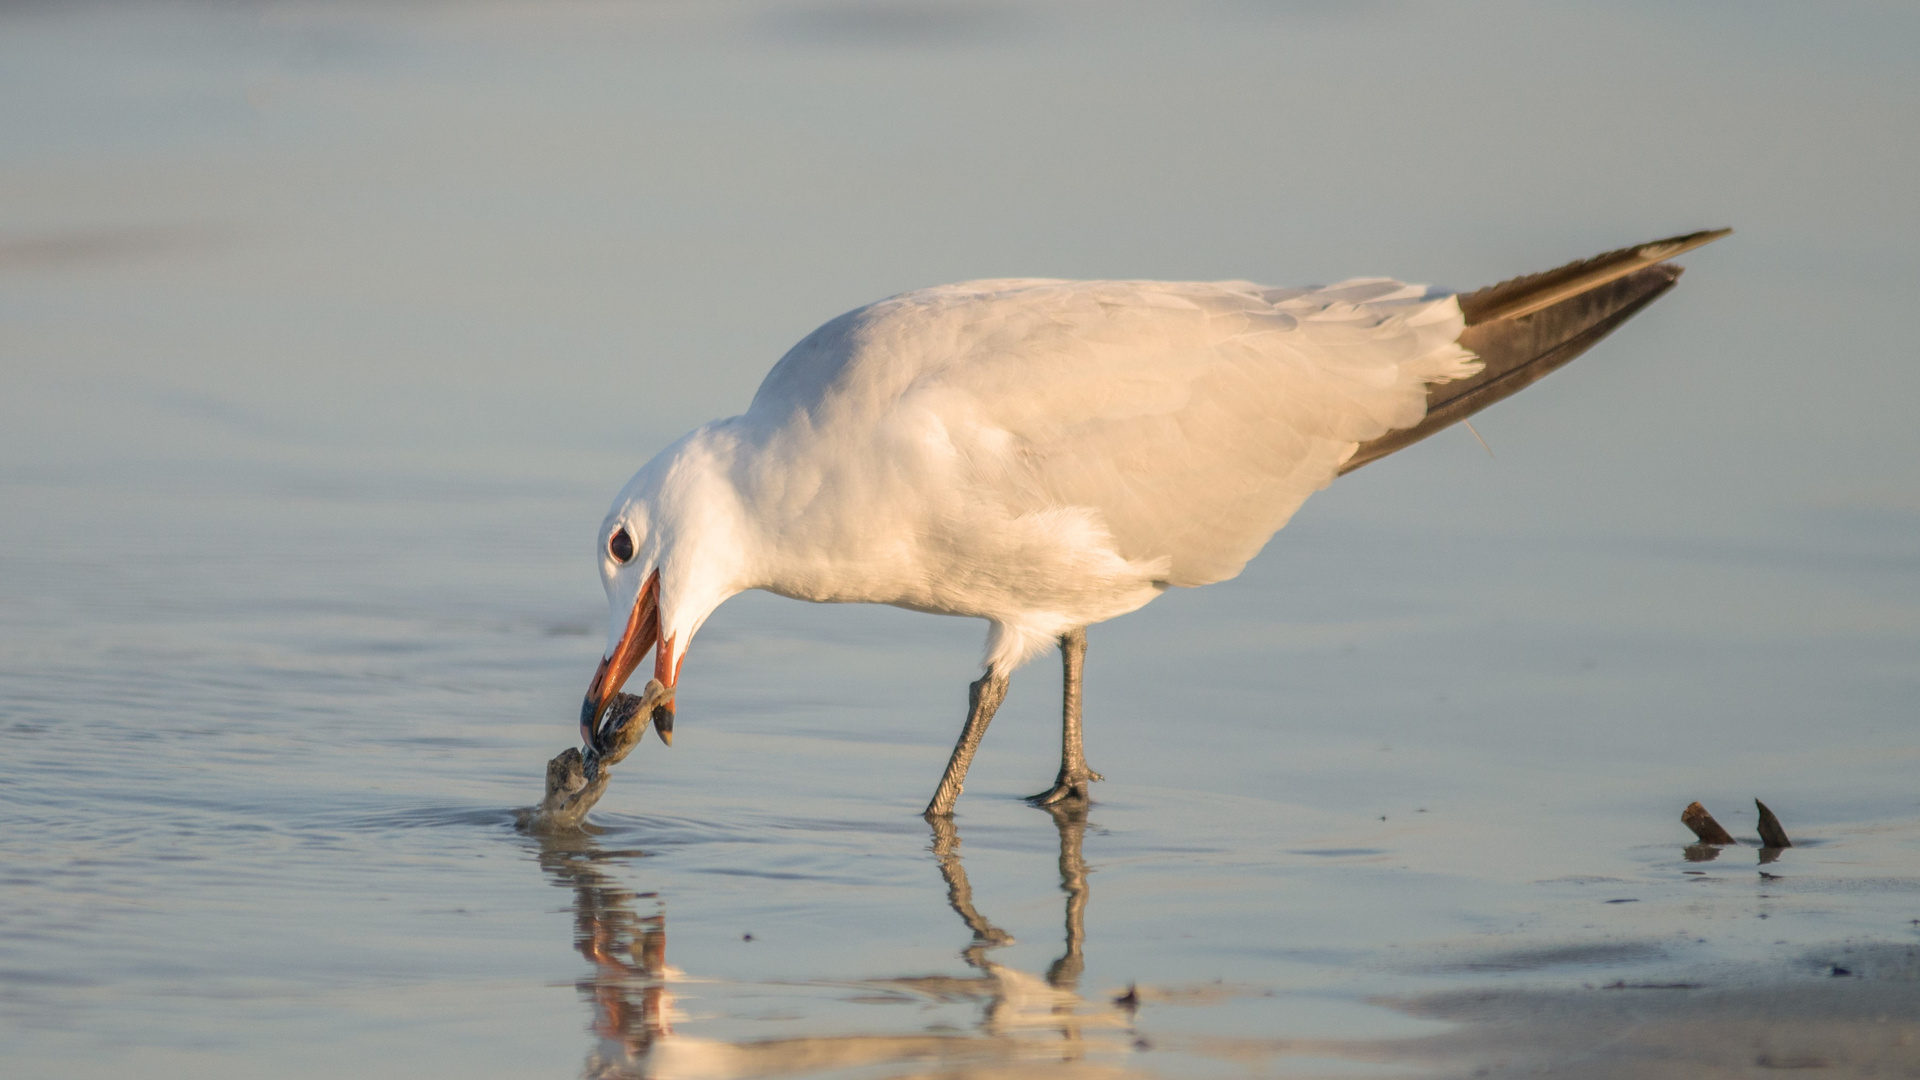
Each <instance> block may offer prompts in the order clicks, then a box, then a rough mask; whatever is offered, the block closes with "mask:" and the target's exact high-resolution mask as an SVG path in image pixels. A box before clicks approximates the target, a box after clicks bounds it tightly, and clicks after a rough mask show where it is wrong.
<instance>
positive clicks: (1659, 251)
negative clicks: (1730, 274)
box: [1340, 229, 1733, 474]
mask: <svg viewBox="0 0 1920 1080" xmlns="http://www.w3.org/2000/svg"><path fill="white" fill-rule="evenodd" d="M1732 231H1733V230H1732V229H1714V230H1711V231H1709V232H1697V233H1688V234H1687V235H1685V236H1675V237H1672V238H1669V239H1666V240H1655V241H1654V242H1652V243H1650V244H1637V245H1635V246H1633V247H1630V248H1622V249H1620V250H1619V251H1609V252H1607V253H1606V254H1605V255H1596V256H1594V257H1593V258H1591V259H1586V260H1583V261H1581V262H1575V263H1568V264H1567V265H1566V266H1563V267H1560V268H1559V269H1558V270H1548V271H1546V272H1545V273H1541V274H1532V275H1529V276H1527V277H1518V278H1514V279H1512V280H1511V281H1503V282H1501V283H1500V284H1498V285H1489V286H1488V287H1486V288H1484V289H1481V290H1480V291H1478V292H1472V293H1466V294H1463V295H1462V296H1461V297H1460V311H1461V314H1463V315H1465V316H1466V319H1467V328H1466V330H1465V331H1464V332H1463V333H1461V335H1460V344H1461V346H1462V347H1463V348H1466V349H1470V350H1472V351H1473V352H1474V353H1475V354H1477V355H1478V356H1479V357H1480V359H1481V360H1482V361H1484V363H1485V365H1486V366H1485V367H1484V368H1483V369H1482V370H1481V371H1480V373H1479V374H1478V375H1475V376H1473V377H1472V378H1467V379H1461V380H1458V381H1457V382H1445V383H1436V384H1434V385H1433V386H1432V387H1430V388H1429V389H1428V391H1427V415H1426V419H1424V420H1422V421H1420V423H1418V424H1415V425H1414V426H1413V427H1410V428H1402V429H1401V430H1399V431H1390V432H1388V433H1387V434H1385V435H1382V436H1381V437H1380V438H1378V439H1374V440H1373V441H1372V442H1365V443H1361V444H1360V448H1359V449H1358V450H1356V451H1354V454H1353V456H1352V457H1351V458H1348V459H1347V463H1346V464H1345V465H1343V466H1341V468H1340V472H1341V473H1342V474H1345V473H1350V472H1352V471H1353V470H1355V469H1357V468H1359V467H1360V466H1362V465H1365V464H1366V463H1367V462H1369V461H1374V460H1376V459H1379V458H1383V457H1386V456H1387V455H1388V454H1391V453H1393V452H1394V451H1395V450H1398V449H1400V448H1402V447H1405V446H1410V445H1412V444H1413V443H1416V442H1419V441H1420V440H1421V439H1424V438H1426V437H1427V436H1429V435H1431V434H1433V433H1434V432H1436V431H1439V430H1440V429H1441V428H1444V427H1449V426H1451V425H1453V424H1455V423H1458V422H1459V421H1461V420H1465V419H1466V418H1467V417H1469V416H1472V415H1473V414H1474V413H1477V412H1479V411H1480V410H1481V409H1484V408H1486V407H1487V406H1489V405H1491V404H1493V403H1494V402H1496V401H1499V400H1500V399H1502V398H1504V397H1507V396H1509V395H1511V394H1517V393H1519V392H1520V391H1521V390H1524V389H1526V388H1527V387H1528V386H1530V385H1532V384H1533V383H1534V381H1535V380H1537V379H1539V378H1540V377H1541V376H1543V375H1545V374H1547V373H1548V372H1550V371H1552V370H1554V369H1555V368H1558V367H1560V366H1562V365H1564V364H1566V363H1567V362H1568V361H1570V360H1572V359H1573V358H1574V357H1576V356H1579V355H1580V354H1581V353H1583V352H1586V351H1587V350H1588V349H1589V348H1592V347H1593V345H1594V343H1595V342H1597V341H1599V340H1600V339H1601V338H1603V337H1606V336H1607V335H1608V334H1610V333H1612V332H1613V329H1614V327H1617V326H1619V325H1620V324H1621V323H1623V322H1626V321H1627V320H1628V319H1630V318H1632V317H1633V316H1634V314H1635V313H1637V312H1638V311H1639V310H1640V309H1641V308H1643V307H1646V306H1647V305H1648V304H1651V303H1653V302H1654V301H1655V300H1657V299H1659V297H1660V294H1661V293H1664V292H1666V291H1667V290H1668V289H1671V288H1673V284H1674V282H1676V281H1678V280H1680V267H1678V266H1675V265H1673V264H1672V263H1669V262H1666V261H1664V260H1667V259H1671V258H1673V257H1674V256H1675V255H1678V254H1680V253H1681V252H1684V251H1691V250H1693V249H1694V248H1697V247H1699V246H1700V245H1702V244H1709V243H1712V242H1713V241H1715V240H1718V239H1720V238H1721V237H1723V236H1725V235H1727V234H1728V233H1730V232H1732Z"/></svg>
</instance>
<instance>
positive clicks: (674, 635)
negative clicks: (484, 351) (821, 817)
mask: <svg viewBox="0 0 1920 1080" xmlns="http://www.w3.org/2000/svg"><path fill="white" fill-rule="evenodd" d="M700 434H702V433H701V432H696V433H695V436H699V435H700ZM695 436H689V437H688V439H684V440H682V441H681V442H680V443H678V444H676V445H675V446H674V447H673V448H671V449H669V450H668V451H666V452H665V453H663V454H661V455H660V457H658V458H655V459H654V460H653V461H652V462H650V463H648V465H647V467H646V468H644V469H642V470H640V473H639V474H638V475H636V476H635V477H634V478H633V480H632V481H631V482H630V483H628V485H627V487H626V489H625V490H623V491H622V492H621V493H620V497H619V498H617V499H615V500H614V504H613V509H612V510H611V511H610V512H609V513H608V514H607V517H606V520H605V521H604V522H602V523H601V525H600V532H599V564H600V582H601V584H602V585H603V586H604V587H605V588H606V592H607V608H608V620H607V651H606V653H605V654H604V655H603V656H602V658H601V660H600V667H599V669H598V670H597V671H595V672H594V674H593V681H592V682H591V683H589V684H588V686H587V697H586V700H585V701H584V702H582V703H581V706H580V736H581V739H582V740H583V741H584V742H585V743H586V745H587V747H588V748H589V749H593V750H599V749H601V747H600V746H599V745H598V741H599V739H600V736H601V734H602V733H601V732H600V731H599V730H598V729H599V726H600V719H601V717H602V716H603V715H605V713H606V711H607V707H608V706H609V705H611V704H612V703H613V699H614V695H615V694H617V693H619V692H620V688H621V687H622V686H624V685H626V682H627V678H628V676H630V675H632V674H633V672H634V669H635V668H637V667H639V666H640V664H641V662H642V661H644V660H645V659H646V657H647V653H648V652H652V653H653V677H654V678H655V679H658V680H659V681H660V684H661V685H662V686H663V687H665V689H666V693H667V696H666V699H665V700H664V701H663V702H661V703H660V704H658V705H656V706H655V707H654V709H653V715H652V718H651V719H652V722H653V726H654V730H655V731H657V732H658V733H659V735H660V738H661V740H662V741H664V742H666V743H667V744H668V745H672V744H673V715H674V691H675V688H676V686H677V685H678V683H679V681H680V666H681V663H682V662H683V661H684V660H685V659H686V651H687V646H688V644H689V643H691V642H692V640H693V635H694V634H695V633H696V632H697V631H698V630H699V629H700V625H701V624H702V623H704V622H706V619H707V616H708V615H710V614H712V613H713V609H714V608H716V607H719V606H720V603H721V601H723V600H725V599H726V598H727V597H729V596H732V595H733V594H734V593H737V592H739V591H740V586H739V585H737V584H735V579H736V577H737V572H738V568H739V566H740V564H741V562H742V560H741V558H740V552H739V545H738V544H737V542H736V540H735V537H736V536H737V533H738V530H737V529H736V528H735V527H734V523H735V521H736V520H737V514H738V511H737V506H738V503H737V500H735V499H732V498H729V497H728V495H729V491H728V490H727V489H726V488H725V485H724V484H722V483H721V482H720V478H721V476H722V475H723V473H722V472H720V471H719V470H716V469H715V468H714V467H713V466H714V463H713V461H712V460H711V454H710V453H708V452H706V451H707V450H708V448H707V447H706V446H705V445H704V444H703V442H702V441H701V440H699V439H697V438H696V437H695Z"/></svg>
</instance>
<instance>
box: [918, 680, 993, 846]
mask: <svg viewBox="0 0 1920 1080" xmlns="http://www.w3.org/2000/svg"><path fill="white" fill-rule="evenodd" d="M1006 698H1007V677H1006V676H1005V675H1002V674H1001V673H1000V672H998V671H995V670H994V669H993V668H988V669H987V673H986V674H985V675H982V676H980V678H979V679H978V680H977V681H976V682H974V683H973V684H972V685H971V686H969V687H967V726H966V727H963V728H961V729H960V741H959V742H957V743H954V744H953V756H952V757H950V758H948V759H947V774H946V775H945V776H942V777H941V778H940V787H939V788H938V789H937V790H936V791H934V793H933V801H932V802H930V803H928V804H927V815H926V816H927V817H929V818H935V817H945V816H947V815H948V814H951V813H953V803H954V800H956V799H958V798H959V797H960V788H961V785H962V784H964V783H965V782H966V779H967V766H969V765H972V764H973V752H974V751H975V750H978V749H980V740H981V739H982V738H983V737H985V735H986V734H987V725H988V724H989V723H991V722H992V721H993V713H994V710H996V709H998V708H999V707H1000V703H1001V702H1002V701H1005V700H1006Z"/></svg>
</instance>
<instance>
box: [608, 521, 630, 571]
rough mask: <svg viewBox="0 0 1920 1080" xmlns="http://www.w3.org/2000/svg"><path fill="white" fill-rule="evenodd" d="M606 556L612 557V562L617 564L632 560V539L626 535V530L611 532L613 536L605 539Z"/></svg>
mask: <svg viewBox="0 0 1920 1080" xmlns="http://www.w3.org/2000/svg"><path fill="white" fill-rule="evenodd" d="M607 554H609V555H611V556H613V561H614V562H619V563H623V562H627V561H629V560H631V559H632V558H633V537H632V536H631V535H629V534H628V533H627V530H625V529H615V530H613V535H612V536H610V537H608V538H607Z"/></svg>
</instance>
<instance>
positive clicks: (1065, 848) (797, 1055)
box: [540, 804, 1133, 1080]
mask: <svg viewBox="0 0 1920 1080" xmlns="http://www.w3.org/2000/svg"><path fill="white" fill-rule="evenodd" d="M1048 810H1049V812H1050V813H1051V814H1052V815H1053V819H1054V824H1055V826H1056V828H1057V829H1058V831H1059V835H1060V860H1059V869H1060V889H1061V890H1062V891H1063V892H1065V893H1066V897H1067V902H1066V948H1065V950H1064V951H1063V952H1062V953H1061V955H1060V957H1059V959H1057V960H1055V961H1054V962H1053V964H1052V965H1051V966H1050V967H1049V968H1048V969H1047V973H1046V975H1045V976H1039V975H1034V974H1030V973H1027V972H1024V971H1020V970H1018V969H1016V968H1012V967H1008V966H1006V965H1003V964H997V963H995V962H993V960H992V959H990V958H989V955H988V954H989V952H990V951H991V950H993V949H995V948H998V947H999V946H1002V945H1010V944H1012V943H1013V937H1012V935H1010V934H1008V933H1006V932H1005V931H1004V930H1001V929H1000V928H998V927H996V926H994V925H993V923H991V922H989V921H988V920H987V919H986V918H985V917H984V916H982V915H981V914H980V913H979V911H978V910H977V909H975V907H974V904H973V890H972V887H971V885H970V884H969V882H968V880H967V872H966V868H965V867H964V866H963V865H962V864H961V861H960V836H959V833H958V831H957V830H956V829H955V828H954V824H953V820H952V819H951V818H936V819H934V820H933V822H932V825H933V845H932V850H933V854H934V858H935V860H936V862H937V863H938V865H939V867H940V874H941V876H942V877H943V878H944V879H945V881H946V885H947V902H948V904H949V905H951V906H952V908H953V910H954V911H955V912H956V913H957V914H958V915H959V916H960V918H961V920H962V921H964V922H965V923H966V925H967V928H968V930H970V931H972V940H971V941H970V942H969V943H968V945H967V946H966V947H965V948H964V949H962V950H961V953H960V956H961V958H962V959H963V960H965V961H966V963H967V965H968V966H969V967H971V968H973V969H974V970H975V971H977V972H979V974H978V975H975V976H971V977H954V976H909V977H904V978H882V979H874V980H870V981H862V982H859V983H855V984H851V985H849V984H844V983H841V984H836V985H837V986H839V987H841V988H843V989H854V990H856V991H858V992H861V993H862V994H863V996H871V995H872V993H873V992H874V991H880V992H882V993H884V994H885V995H887V996H888V997H889V998H892V999H894V1000H919V1001H922V1002H927V1003H929V1004H938V1003H960V1002H978V1003H980V1005H981V1015H980V1020H979V1022H978V1025H977V1031H976V1032H974V1033H972V1034H949V1033H945V1032H938V1033H936V1032H930V1031H925V1030H924V1029H923V1030H921V1031H917V1032H912V1033H898V1034H876V1035H833V1036H809V1037H799V1038H773V1039H758V1040H747V1041H739V1042H726V1041H721V1040H715V1039H703V1038H698V1037H695V1036H689V1035H687V1034H684V1033H676V1032H675V1031H674V1029H673V1017H674V998H673V993H672V991H671V986H672V982H673V980H675V979H676V978H678V977H679V976H680V973H679V972H677V971H675V970H674V969H672V968H670V967H668V966H667V963H666V941H667V936H666V917H665V915H664V914H663V913H661V912H660V911H658V910H657V908H658V905H657V902H656V901H655V898H654V896H653V894H651V893H637V892H633V891H630V890H628V889H625V888H622V887H621V886H620V884H619V883H618V882H617V881H616V880H615V879H614V878H613V876H612V875H610V874H608V873H607V872H606V871H605V870H604V869H602V865H603V864H606V863H610V862H625V861H627V860H629V859H631V858H633V857H635V856H638V855H639V854H640V853H639V852H631V851H609V850H604V849H602V848H601V847H600V846H599V845H598V844H597V843H596V842H595V841H594V839H593V838H592V837H590V836H587V835H584V834H577V833H576V834H573V835H563V836H549V837H542V838H541V841H540V845H541V846H540V865H541V868H542V869H544V870H545V871H546V873H547V874H548V876H549V877H550V878H551V879H552V880H553V882H554V884H556V885H559V886H561V887H563V888H568V889H571V890H572V891H573V897H574V899H573V910H574V931H573V942H574V948H575V949H576V950H577V951H578V952H579V953H580V955H581V956H583V957H585V958H586V959H587V961H588V962H589V963H590V964H592V965H593V973H592V975H591V976H590V977H588V978H583V979H581V980H580V981H579V982H578V983H577V984H576V985H577V986H578V987H579V989H580V992H581V994H582V996H584V997H586V998H587V999H588V1000H589V1001H590V1002H591V1003H592V1006H593V1032H594V1034H595V1036H596V1037H597V1040H596V1043H595V1047H594V1050H593V1052H592V1053H590V1054H589V1055H588V1057H587V1062H586V1068H585V1075H586V1076H588V1077H592V1078H601V1077H609V1078H610V1077H649V1078H655V1080H672V1078H677V1077H688V1078H691V1077H736V1078H748V1077H777V1076H787V1075H793V1074H799V1073H813V1072H817V1071H821V1070H829V1069H848V1068H856V1067H861V1066H887V1065H902V1064H906V1063H910V1062H912V1063H921V1064H927V1063H937V1065H938V1066H939V1070H940V1074H941V1075H942V1076H946V1077H953V1078H956V1080H958V1078H966V1077H976V1076H977V1077H989V1076H991V1077H995V1078H1013V1077H1021V1076H1028V1075H1045V1076H1048V1077H1054V1078H1062V1080H1070V1078H1077V1077H1092V1076H1101V1077H1111V1076H1117V1075H1130V1072H1129V1070H1126V1069H1124V1068H1119V1067H1116V1066H1117V1064H1118V1059H1119V1058H1120V1057H1122V1056H1124V1055H1126V1054H1127V1053H1128V1052H1129V1050H1130V1049H1131V1047H1132V1041H1133V1040H1132V1036H1131V1035H1130V1034H1129V1033H1128V1032H1127V1030H1126V1029H1128V1028H1129V1027H1130V1026H1131V1016H1130V1014H1129V1013H1126V1012H1123V1011H1122V1010H1121V1009H1120V1008H1118V1007H1116V1006H1113V1005H1109V1004H1106V1003H1104V1002H1102V1003H1100V1004H1097V1005H1096V1004H1093V1003H1090V1002H1088V1001H1086V1000H1085V999H1083V998H1082V997H1080V995H1079V993H1078V984H1079V981H1080V975H1081V971H1082V969H1083V967H1084V959H1083V955H1084V954H1083V946H1084V942H1085V936H1086V929H1085V916H1086V905H1087V869H1086V863H1085V861H1084V860H1083V859H1082V858H1081V854H1080V845H1081V840H1082V839H1083V838H1084V836H1085V835H1086V827H1087V819H1086V812H1087V811H1086V807H1085V806H1084V805H1078V806H1076V805H1073V804H1066V805H1055V806H1052V807H1049V808H1048ZM640 901H649V902H650V903H649V905H648V906H649V907H652V908H654V909H655V910H654V911H653V913H651V914H645V915H642V914H640V913H638V912H636V910H635V905H636V903H638V902H640ZM712 989H713V990H715V991H720V990H721V987H720V986H719V985H717V984H716V985H715V986H713V987H712ZM715 996H724V994H723V993H716V995H715ZM756 996H757V999H758V1000H764V996H763V995H756ZM896 1016H898V1014H897V1013H895V1012H894V1011H893V1010H887V1016H886V1019H887V1020H888V1021H889V1022H890V1023H889V1026H892V1024H893V1023H897V1021H896V1020H895V1019H894V1018H895V1017H896ZM1036 1036H1041V1037H1039V1038H1036ZM1090 1053H1091V1054H1098V1055H1102V1056H1108V1055H1110V1056H1111V1058H1112V1059H1113V1060H1110V1061H1109V1062H1107V1063H1105V1064H1096V1063H1094V1062H1089V1061H1087V1060H1085V1059H1086V1058H1087V1056H1088V1055H1089V1054H1090Z"/></svg>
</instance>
